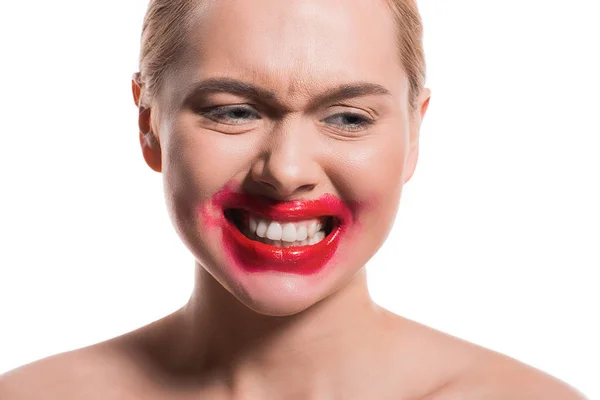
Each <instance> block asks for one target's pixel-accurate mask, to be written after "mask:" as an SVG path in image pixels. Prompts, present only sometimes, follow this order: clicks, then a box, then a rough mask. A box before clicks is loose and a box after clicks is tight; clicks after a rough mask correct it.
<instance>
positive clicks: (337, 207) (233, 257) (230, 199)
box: [198, 185, 370, 275]
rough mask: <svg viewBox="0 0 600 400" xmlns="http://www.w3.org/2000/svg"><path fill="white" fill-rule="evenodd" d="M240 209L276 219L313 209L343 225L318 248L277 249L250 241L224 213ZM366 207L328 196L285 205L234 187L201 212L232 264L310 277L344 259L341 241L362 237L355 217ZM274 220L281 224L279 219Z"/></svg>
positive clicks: (246, 268) (213, 199) (220, 194)
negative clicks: (287, 214)
mask: <svg viewBox="0 0 600 400" xmlns="http://www.w3.org/2000/svg"><path fill="white" fill-rule="evenodd" d="M369 203H370V202H369ZM236 206H240V207H241V208H245V207H249V208H251V209H252V208H254V209H257V210H261V211H264V213H266V214H268V213H273V215H282V216H283V215H284V214H286V210H290V215H293V214H294V210H296V211H297V210H298V209H309V210H312V212H313V213H314V212H317V213H319V210H323V213H324V214H330V213H331V214H332V215H334V216H335V217H336V218H338V221H339V223H338V224H336V226H334V228H333V229H332V230H331V232H330V233H329V235H328V236H327V237H325V239H323V240H321V241H320V242H319V243H317V244H314V245H305V246H296V247H276V246H273V245H269V244H266V243H262V242H259V241H255V240H252V239H250V238H248V237H246V236H245V235H244V234H242V232H241V231H240V230H239V229H238V228H237V227H236V226H235V225H234V224H233V223H232V222H231V221H230V220H228V219H227V218H226V217H225V214H224V211H225V210H226V209H228V208H231V207H234V208H235V207H236ZM365 206H367V204H363V203H359V202H355V201H354V202H351V203H349V204H345V203H343V202H342V201H341V200H340V199H339V198H337V197H336V196H333V195H331V194H327V195H324V196H322V197H320V198H319V199H317V200H310V201H302V202H294V201H292V202H287V203H281V202H276V201H274V200H272V199H267V198H263V197H260V196H252V195H249V194H245V193H241V192H240V191H239V189H237V188H235V187H233V185H227V186H226V187H224V188H223V189H222V190H220V191H219V192H217V193H216V194H215V195H214V196H213V197H212V198H211V200H210V201H209V202H208V203H206V204H204V205H203V206H201V207H200V209H199V210H198V211H199V216H200V217H201V218H202V222H203V225H204V226H205V227H206V229H211V230H212V229H215V230H219V231H220V232H221V238H220V241H221V244H222V246H223V249H224V250H225V253H226V255H227V259H228V260H227V261H228V262H229V263H230V264H233V265H235V266H236V267H237V268H240V269H242V270H245V271H247V272H261V271H266V270H275V271H281V272H289V273H294V274H300V275H309V274H314V273H316V272H318V271H320V270H322V269H323V267H325V265H327V264H330V265H332V264H333V263H334V262H335V260H337V259H338V258H339V256H340V255H339V254H337V255H336V250H337V249H338V245H339V244H340V241H341V240H340V239H341V238H343V239H344V243H345V244H346V245H348V244H349V243H348V241H349V239H350V241H351V242H353V241H354V240H353V239H355V238H356V236H358V231H360V224H359V223H358V221H356V220H355V218H354V216H355V215H360V211H361V210H362V209H363V208H364V207H365ZM315 210H317V211H315ZM273 219H275V220H277V218H273ZM298 219H302V218H298ZM344 247H346V246H344ZM344 258H345V257H344ZM336 264H337V262H336Z"/></svg>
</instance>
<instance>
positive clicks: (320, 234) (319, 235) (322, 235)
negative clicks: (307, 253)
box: [308, 231, 325, 244]
mask: <svg viewBox="0 0 600 400" xmlns="http://www.w3.org/2000/svg"><path fill="white" fill-rule="evenodd" d="M323 239H325V232H323V231H319V232H317V233H316V234H315V236H313V237H311V238H309V239H308V244H317V243H319V242H320V241H321V240H323Z"/></svg>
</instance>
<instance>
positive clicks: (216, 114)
mask: <svg viewBox="0 0 600 400" xmlns="http://www.w3.org/2000/svg"><path fill="white" fill-rule="evenodd" d="M232 111H234V112H235V111H244V112H247V113H251V114H254V115H255V116H256V117H257V118H258V119H261V118H260V116H259V115H258V113H257V112H256V111H255V110H254V109H253V108H251V107H244V106H241V105H235V106H216V107H209V108H204V109H201V110H199V111H198V113H199V114H200V115H202V116H203V117H206V118H208V119H211V120H213V121H215V122H223V120H225V121H226V122H225V123H231V124H233V125H240V124H242V123H244V122H245V121H243V122H239V121H240V119H238V118H228V117H224V116H225V115H226V114H227V113H229V112H232ZM332 117H346V118H358V119H359V120H360V121H359V122H358V123H353V124H348V125H345V124H334V125H336V126H344V127H343V128H341V129H343V130H345V131H350V132H358V131H360V130H362V129H364V128H365V127H366V126H369V125H372V124H373V123H374V122H375V121H373V120H372V119H371V118H367V117H365V116H363V115H362V114H358V113H352V112H344V113H337V114H333V115H331V116H329V117H327V118H325V120H327V119H330V118H332ZM236 121H237V122H236ZM348 126H351V127H350V128H349V127H348Z"/></svg>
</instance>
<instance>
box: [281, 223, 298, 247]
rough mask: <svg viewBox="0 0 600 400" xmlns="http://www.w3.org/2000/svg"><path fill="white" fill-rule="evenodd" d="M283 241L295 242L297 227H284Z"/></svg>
mask: <svg viewBox="0 0 600 400" xmlns="http://www.w3.org/2000/svg"><path fill="white" fill-rule="evenodd" d="M281 240H283V241H285V242H295V241H296V240H297V238H296V225H294V224H291V223H288V224H285V225H283V230H282V233H281Z"/></svg>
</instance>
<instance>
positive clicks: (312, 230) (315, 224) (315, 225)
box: [307, 221, 317, 237]
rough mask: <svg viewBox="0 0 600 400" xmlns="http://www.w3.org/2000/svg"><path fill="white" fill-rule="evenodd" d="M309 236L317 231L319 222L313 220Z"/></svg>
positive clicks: (309, 228)
mask: <svg viewBox="0 0 600 400" xmlns="http://www.w3.org/2000/svg"><path fill="white" fill-rule="evenodd" d="M307 233H308V237H313V236H315V234H316V233H317V222H316V221H313V222H311V223H310V225H309V226H308V232H307Z"/></svg>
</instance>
